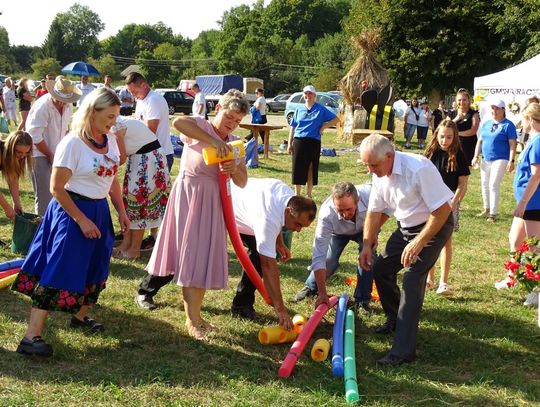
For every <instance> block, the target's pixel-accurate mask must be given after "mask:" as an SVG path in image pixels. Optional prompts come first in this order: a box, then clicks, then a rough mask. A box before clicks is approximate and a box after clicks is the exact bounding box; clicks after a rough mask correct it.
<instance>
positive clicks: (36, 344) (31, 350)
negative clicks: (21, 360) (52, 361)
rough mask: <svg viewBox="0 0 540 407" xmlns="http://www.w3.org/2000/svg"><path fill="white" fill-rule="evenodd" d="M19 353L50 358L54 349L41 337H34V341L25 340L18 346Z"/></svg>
mask: <svg viewBox="0 0 540 407" xmlns="http://www.w3.org/2000/svg"><path fill="white" fill-rule="evenodd" d="M17 353H20V354H22V355H35V356H42V357H49V356H52V354H53V348H52V346H51V345H49V344H48V343H47V342H45V341H44V340H43V339H42V338H41V336H34V337H33V338H32V339H28V338H23V339H22V341H21V343H19V346H17Z"/></svg>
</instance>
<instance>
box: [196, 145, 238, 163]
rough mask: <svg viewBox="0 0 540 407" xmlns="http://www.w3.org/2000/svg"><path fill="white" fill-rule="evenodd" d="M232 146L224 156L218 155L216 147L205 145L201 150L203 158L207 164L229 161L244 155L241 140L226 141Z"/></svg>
mask: <svg viewBox="0 0 540 407" xmlns="http://www.w3.org/2000/svg"><path fill="white" fill-rule="evenodd" d="M227 144H228V145H230V146H231V147H232V151H229V154H227V156H225V157H221V158H220V157H218V155H217V149H216V148H215V147H214V146H210V147H205V148H203V150H202V155H203V160H204V162H205V163H206V164H207V165H211V164H217V163H220V162H223V161H230V160H234V159H236V158H240V157H245V155H246V150H245V148H244V142H243V141H242V140H234V141H231V142H230V143H227Z"/></svg>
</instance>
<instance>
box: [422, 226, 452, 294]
mask: <svg viewBox="0 0 540 407" xmlns="http://www.w3.org/2000/svg"><path fill="white" fill-rule="evenodd" d="M439 259H440V263H441V277H440V279H439V288H440V287H442V286H447V285H448V274H449V273H450V265H451V264H452V236H450V238H449V239H448V241H447V242H446V244H445V245H444V247H443V248H442V250H441V254H440V256H439ZM434 281H435V267H432V268H431V269H430V270H429V275H428V279H427V285H428V286H429V288H431V287H433V284H434Z"/></svg>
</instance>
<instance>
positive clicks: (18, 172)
mask: <svg viewBox="0 0 540 407" xmlns="http://www.w3.org/2000/svg"><path fill="white" fill-rule="evenodd" d="M3 144H4V146H3V147H4V148H3V150H2V176H3V177H4V179H6V180H7V179H19V178H21V177H22V176H24V175H25V174H26V173H31V172H32V167H33V158H32V146H33V141H32V137H31V136H30V134H28V133H27V132H25V131H22V130H15V131H13V132H11V133H10V134H9V136H7V138H6V140H5V141H3ZM17 146H25V147H30V151H29V152H28V154H27V155H26V156H25V157H24V158H23V159H21V160H18V159H17V150H16V149H15V147H17Z"/></svg>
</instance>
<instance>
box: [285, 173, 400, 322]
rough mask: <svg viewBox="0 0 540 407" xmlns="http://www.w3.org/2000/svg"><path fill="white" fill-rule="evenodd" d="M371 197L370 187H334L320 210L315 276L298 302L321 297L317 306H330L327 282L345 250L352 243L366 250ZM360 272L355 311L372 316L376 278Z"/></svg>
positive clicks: (313, 266) (343, 184)
mask: <svg viewBox="0 0 540 407" xmlns="http://www.w3.org/2000/svg"><path fill="white" fill-rule="evenodd" d="M370 193H371V185H369V184H364V185H357V186H355V185H353V184H352V183H351V182H338V183H337V184H335V185H334V188H333V189H332V194H331V195H330V196H329V197H328V198H327V199H326V200H325V201H324V202H323V204H322V205H321V209H320V210H319V216H318V219H317V230H316V231H315V239H314V240H313V256H312V259H311V266H309V270H311V273H310V274H309V277H308V278H307V280H306V282H305V286H304V288H302V290H300V291H299V292H298V293H296V295H295V296H294V300H295V301H302V300H303V299H304V298H306V297H308V296H315V295H317V294H318V298H317V302H316V304H315V305H316V306H317V305H319V304H321V303H326V304H328V294H327V291H326V280H327V279H328V278H329V277H331V276H332V275H333V274H334V273H335V272H336V270H337V269H338V267H339V258H340V257H341V254H342V253H343V250H344V249H345V247H346V246H347V244H348V243H349V242H350V241H353V242H356V243H357V244H358V253H360V251H361V250H362V239H363V237H362V236H363V230H364V220H365V218H366V212H367V210H368V203H369V195H370ZM385 212H386V213H384V214H383V215H382V216H381V225H380V226H382V224H383V223H384V222H385V221H386V220H387V219H388V217H389V216H390V215H392V212H391V211H385ZM374 254H375V253H374ZM356 272H357V280H356V289H355V290H354V302H355V308H356V310H357V311H360V312H363V313H368V314H369V313H371V307H370V301H371V287H372V285H373V276H372V273H371V271H370V270H363V269H362V268H361V267H357V270H356Z"/></svg>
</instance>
